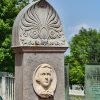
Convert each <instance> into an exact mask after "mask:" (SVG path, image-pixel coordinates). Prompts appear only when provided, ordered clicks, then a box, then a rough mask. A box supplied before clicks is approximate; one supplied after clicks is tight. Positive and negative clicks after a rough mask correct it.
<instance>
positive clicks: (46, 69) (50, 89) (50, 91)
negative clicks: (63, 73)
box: [33, 64, 57, 98]
mask: <svg viewBox="0 0 100 100" xmlns="http://www.w3.org/2000/svg"><path fill="white" fill-rule="evenodd" d="M56 85H57V76H56V73H55V70H54V68H53V67H52V66H51V65H49V64H41V65H39V66H38V67H37V68H36V69H35V71H34V73H33V88H34V90H35V92H36V94H37V95H38V96H40V97H41V98H49V97H52V96H53V95H54V92H55V89H56Z"/></svg>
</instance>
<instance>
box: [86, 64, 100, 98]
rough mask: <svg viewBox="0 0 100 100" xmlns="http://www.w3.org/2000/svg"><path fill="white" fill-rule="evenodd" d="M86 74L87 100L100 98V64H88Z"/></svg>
mask: <svg viewBox="0 0 100 100" xmlns="http://www.w3.org/2000/svg"><path fill="white" fill-rule="evenodd" d="M85 74H86V75H85V100H100V65H86V67H85Z"/></svg>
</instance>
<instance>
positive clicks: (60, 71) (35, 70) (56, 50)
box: [12, 0, 68, 100]
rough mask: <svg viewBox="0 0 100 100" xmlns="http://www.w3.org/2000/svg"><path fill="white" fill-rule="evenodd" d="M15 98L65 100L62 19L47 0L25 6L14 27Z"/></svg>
mask: <svg viewBox="0 0 100 100" xmlns="http://www.w3.org/2000/svg"><path fill="white" fill-rule="evenodd" d="M12 35H13V38H12V48H13V50H14V52H15V58H16V59H15V83H16V85H15V100H65V78H64V76H65V75H64V52H65V51H66V49H67V48H68V45H67V42H66V40H65V37H64V33H63V29H62V26H61V22H60V19H59V17H58V14H57V12H56V11H55V10H54V8H53V7H52V6H51V5H50V4H49V3H48V2H47V1H45V0H40V1H38V2H35V3H33V4H30V5H28V6H26V7H25V8H24V9H23V10H22V11H21V12H20V13H19V15H18V16H17V18H16V20H15V23H14V26H13V34H12Z"/></svg>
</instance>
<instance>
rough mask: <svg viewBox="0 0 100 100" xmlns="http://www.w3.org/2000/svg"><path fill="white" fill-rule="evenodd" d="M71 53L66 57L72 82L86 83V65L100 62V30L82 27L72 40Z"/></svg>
mask: <svg viewBox="0 0 100 100" xmlns="http://www.w3.org/2000/svg"><path fill="white" fill-rule="evenodd" d="M70 49H71V54H70V56H66V57H65V64H67V63H69V65H70V71H69V72H70V77H69V79H70V84H84V65H85V64H87V63H88V64H99V63H100V32H97V31H96V30H95V29H88V30H86V29H84V28H81V29H80V31H79V33H78V34H77V35H75V36H74V37H73V38H72V40H71V42H70Z"/></svg>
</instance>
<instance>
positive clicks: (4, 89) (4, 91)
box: [0, 72, 15, 100]
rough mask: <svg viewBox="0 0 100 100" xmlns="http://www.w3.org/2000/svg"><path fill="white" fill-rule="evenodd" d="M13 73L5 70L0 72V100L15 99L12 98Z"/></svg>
mask: <svg viewBox="0 0 100 100" xmlns="http://www.w3.org/2000/svg"><path fill="white" fill-rule="evenodd" d="M14 80H15V78H14V74H12V73H7V72H0V97H1V98H2V99H1V100H15V99H14V94H15V92H14V90H15V89H14V88H15V82H14Z"/></svg>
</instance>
